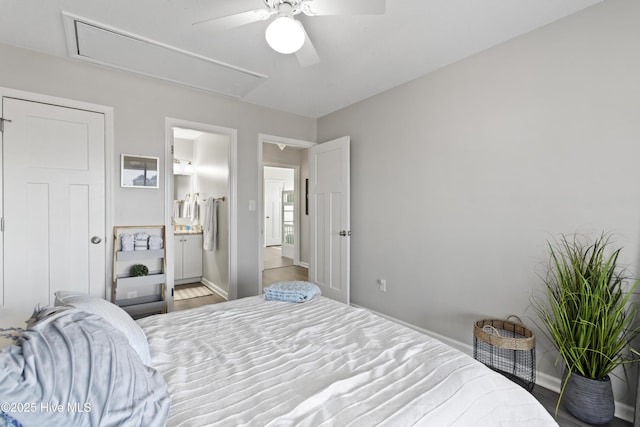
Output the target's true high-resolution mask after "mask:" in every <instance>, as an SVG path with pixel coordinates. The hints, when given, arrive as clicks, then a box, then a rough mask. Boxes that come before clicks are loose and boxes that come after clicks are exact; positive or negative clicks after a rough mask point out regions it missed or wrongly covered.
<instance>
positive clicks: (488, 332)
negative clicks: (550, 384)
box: [473, 316, 536, 391]
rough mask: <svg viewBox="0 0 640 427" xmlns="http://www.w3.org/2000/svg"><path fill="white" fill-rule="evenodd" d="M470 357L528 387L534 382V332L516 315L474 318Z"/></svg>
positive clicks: (530, 387) (528, 388)
mask: <svg viewBox="0 0 640 427" xmlns="http://www.w3.org/2000/svg"><path fill="white" fill-rule="evenodd" d="M511 318H515V319H517V320H518V323H516V322H512V321H510V320H509V319H511ZM473 357H474V358H475V359H476V360H478V361H479V362H482V363H484V364H485V365H487V366H488V367H490V368H491V369H493V370H494V371H496V372H499V373H501V374H502V375H504V376H505V377H507V378H509V379H510V380H511V381H513V382H515V383H517V384H519V385H521V386H522V387H524V388H525V389H527V390H528V391H531V390H533V387H534V386H535V384H536V336H535V334H534V333H533V331H531V330H530V329H529V328H527V327H525V326H523V325H522V321H521V320H520V319H519V318H518V317H517V316H508V317H507V318H506V319H483V320H478V321H477V322H475V323H474V324H473Z"/></svg>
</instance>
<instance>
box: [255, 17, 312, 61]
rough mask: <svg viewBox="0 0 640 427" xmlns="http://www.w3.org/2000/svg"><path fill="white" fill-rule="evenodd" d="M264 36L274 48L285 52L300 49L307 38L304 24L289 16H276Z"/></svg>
mask: <svg viewBox="0 0 640 427" xmlns="http://www.w3.org/2000/svg"><path fill="white" fill-rule="evenodd" d="M264 36H265V38H266V39H267V43H268V44H269V46H271V48H272V49H273V50H275V51H276V52H280V53H284V54H289V53H294V52H296V51H298V50H299V49H300V48H301V47H302V45H303V44H304V40H305V33H304V28H302V24H301V23H300V22H299V21H296V20H295V19H293V18H290V17H288V16H280V17H278V18H276V19H275V20H274V21H273V22H272V23H271V24H269V26H268V27H267V31H265V34H264Z"/></svg>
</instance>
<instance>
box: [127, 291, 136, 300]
mask: <svg viewBox="0 0 640 427" xmlns="http://www.w3.org/2000/svg"><path fill="white" fill-rule="evenodd" d="M137 297H138V291H129V292H127V299H130V298H137Z"/></svg>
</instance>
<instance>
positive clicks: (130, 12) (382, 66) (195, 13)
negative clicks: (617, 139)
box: [0, 0, 602, 118]
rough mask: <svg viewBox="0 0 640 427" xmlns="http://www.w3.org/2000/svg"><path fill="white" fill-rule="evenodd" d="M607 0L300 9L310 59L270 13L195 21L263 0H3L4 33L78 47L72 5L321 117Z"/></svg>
mask: <svg viewBox="0 0 640 427" xmlns="http://www.w3.org/2000/svg"><path fill="white" fill-rule="evenodd" d="M314 1H315V0H314ZM320 1H321V0H320ZM344 1H349V0H344ZM601 1H602V0H475V1H471V0H387V11H386V13H385V14H384V15H379V16H315V17H307V16H304V15H298V17H299V18H300V20H301V21H302V23H303V25H304V27H305V29H306V31H307V33H308V34H309V37H310V38H311V40H312V41H313V44H314V46H315V48H316V50H317V52H318V55H319V56H320V63H318V64H316V65H313V66H311V67H307V68H303V67H301V66H300V65H298V62H297V60H296V58H295V55H282V54H278V53H276V52H274V51H273V50H271V49H270V48H269V47H268V46H267V44H266V42H265V39H264V31H265V28H266V26H267V25H268V23H269V22H270V21H262V22H257V23H254V24H250V25H247V26H244V27H240V28H235V29H232V30H228V31H225V32H222V33H220V32H215V31H213V29H212V28H211V27H212V26H211V25H207V24H201V25H192V24H193V23H194V22H197V21H201V20H203V19H207V18H210V17H215V16H224V15H227V14H231V13H235V12H240V11H245V10H250V9H255V8H260V7H263V6H264V3H263V1H262V0H134V1H131V0H0V5H1V6H2V14H0V42H2V43H6V44H11V45H15V46H21V47H25V48H28V49H32V50H36V51H40V52H44V53H48V54H51V55H57V56H61V57H69V53H68V46H67V41H66V38H65V30H64V25H63V15H62V12H67V13H69V14H73V15H76V16H79V17H83V18H86V19H87V20H90V21H94V22H97V23H100V24H103V25H104V26H107V27H110V28H111V29H116V30H119V31H120V32H122V33H125V34H133V35H136V36H138V37H140V38H143V39H146V40H149V41H152V42H156V43H158V44H163V45H167V46H169V47H172V48H175V49H178V50H181V51H187V52H191V53H194V54H196V55H198V56H200V57H205V58H209V59H211V60H214V61H220V62H223V63H226V64H229V65H231V66H233V67H238V68H241V69H244V70H248V71H250V72H252V73H254V74H255V75H258V76H260V75H263V76H266V78H261V79H260V80H259V81H258V82H257V83H256V84H254V85H253V86H252V87H250V88H249V89H248V90H247V91H245V92H246V93H241V94H240V95H239V98H240V99H242V100H244V101H246V102H249V103H253V104H258V105H262V106H266V107H270V108H275V109H279V110H283V111H288V112H292V113H296V114H300V115H303V116H307V117H312V118H317V117H320V116H323V115H325V114H328V113H330V112H333V111H335V110H338V109H340V108H342V107H345V106H347V105H349V104H352V103H354V102H357V101H360V100H362V99H365V98H367V97H369V96H372V95H375V94H377V93H380V92H382V91H385V90H387V89H390V88H392V87H394V86H397V85H399V84H402V83H404V82H407V81H409V80H412V79H415V78H417V77H420V76H422V75H425V74H427V73H429V72H431V71H433V70H436V69H438V68H442V67H443V66H445V65H447V64H450V63H453V62H455V61H458V60H460V59H462V58H465V57H467V56H470V55H473V54H474V53H477V52H479V51H482V50H484V49H487V48H489V47H491V46H495V45H496V44H499V43H501V42H504V41H506V40H509V39H511V38H513V37H516V36H518V35H520V34H524V33H527V32H529V31H532V30H534V29H536V28H539V27H541V26H544V25H546V24H548V23H550V22H553V21H555V20H558V19H561V18H563V17H565V16H568V15H571V14H573V13H575V12H577V11H579V10H581V9H583V8H586V7H589V6H591V5H594V4H596V3H599V2H601ZM44 72H45V71H44V70H43V73H44ZM215 78H216V76H215V73H214V75H212V76H211V79H215ZM173 80H174V81H175V79H173ZM185 80H186V79H185ZM181 83H183V84H186V85H189V86H196V85H195V84H193V83H192V82H189V81H182V82H181Z"/></svg>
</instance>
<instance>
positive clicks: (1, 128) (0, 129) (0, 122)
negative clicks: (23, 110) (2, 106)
mask: <svg viewBox="0 0 640 427" xmlns="http://www.w3.org/2000/svg"><path fill="white" fill-rule="evenodd" d="M4 122H9V123H11V120H9V119H3V118H2V117H0V132H4Z"/></svg>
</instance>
